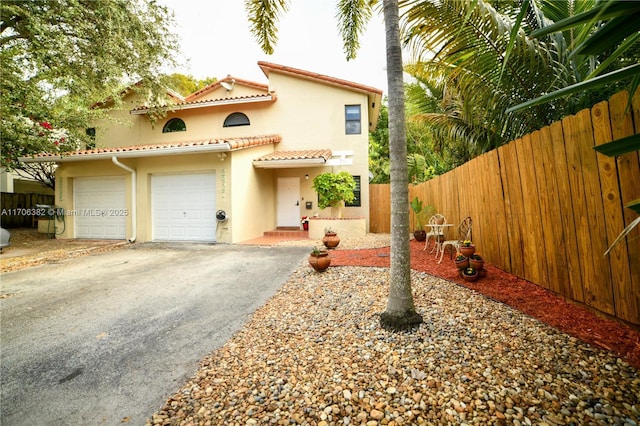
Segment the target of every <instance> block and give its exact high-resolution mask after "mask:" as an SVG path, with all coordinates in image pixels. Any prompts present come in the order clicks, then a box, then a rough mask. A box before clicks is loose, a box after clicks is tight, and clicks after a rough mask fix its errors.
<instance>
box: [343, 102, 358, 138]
mask: <svg viewBox="0 0 640 426" xmlns="http://www.w3.org/2000/svg"><path fill="white" fill-rule="evenodd" d="M344 120H345V129H346V134H347V135H359V134H360V133H361V127H362V125H361V124H360V105H345V106H344Z"/></svg>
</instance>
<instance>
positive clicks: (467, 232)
mask: <svg viewBox="0 0 640 426" xmlns="http://www.w3.org/2000/svg"><path fill="white" fill-rule="evenodd" d="M471 224H472V221H471V218H470V217H469V216H467V217H466V218H465V219H464V220H463V221H462V222H460V225H458V239H457V240H447V241H445V242H443V243H442V246H441V247H440V261H439V262H438V263H442V258H443V257H444V250H445V249H446V248H447V247H449V252H450V255H451V257H453V251H452V250H453V249H455V250H456V252H457V251H459V249H460V246H461V245H462V243H463V242H464V241H465V240H471Z"/></svg>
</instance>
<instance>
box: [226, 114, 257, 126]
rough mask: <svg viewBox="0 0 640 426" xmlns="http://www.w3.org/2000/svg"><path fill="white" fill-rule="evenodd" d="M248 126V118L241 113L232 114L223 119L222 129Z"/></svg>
mask: <svg viewBox="0 0 640 426" xmlns="http://www.w3.org/2000/svg"><path fill="white" fill-rule="evenodd" d="M250 124H251V123H250V122H249V117H247V116H246V115H244V114H243V113H241V112H234V113H233V114H230V115H229V116H228V117H227V118H225V119H224V126H223V127H236V126H248V125H250Z"/></svg>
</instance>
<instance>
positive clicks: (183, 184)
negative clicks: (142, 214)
mask: <svg viewBox="0 0 640 426" xmlns="http://www.w3.org/2000/svg"><path fill="white" fill-rule="evenodd" d="M151 204H152V206H151V210H152V213H151V214H152V235H153V236H152V238H153V240H154V241H205V242H213V241H215V240H216V175H215V173H197V174H179V175H153V176H151Z"/></svg>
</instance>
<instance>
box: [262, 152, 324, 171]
mask: <svg viewBox="0 0 640 426" xmlns="http://www.w3.org/2000/svg"><path fill="white" fill-rule="evenodd" d="M331 156H332V153H331V150H330V149H308V150H297V151H275V152H272V153H269V154H267V155H263V156H262V157H258V158H256V159H255V160H253V167H256V168H263V169H285V168H294V167H322V166H325V165H327V162H328V161H329V160H330V159H331Z"/></svg>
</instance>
